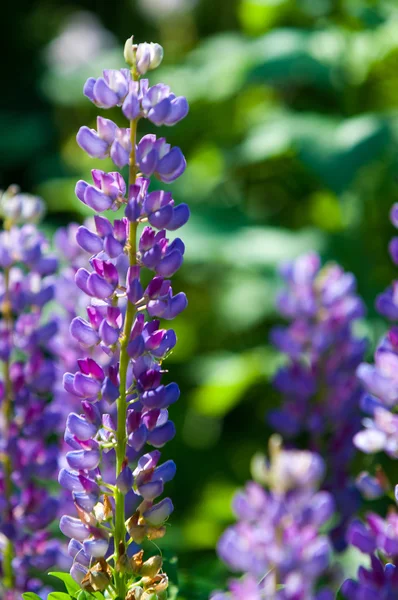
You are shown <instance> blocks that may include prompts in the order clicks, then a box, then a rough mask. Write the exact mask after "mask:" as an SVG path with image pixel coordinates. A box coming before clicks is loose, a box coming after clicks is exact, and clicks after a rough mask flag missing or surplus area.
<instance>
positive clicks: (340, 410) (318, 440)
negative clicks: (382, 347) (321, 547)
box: [268, 254, 366, 550]
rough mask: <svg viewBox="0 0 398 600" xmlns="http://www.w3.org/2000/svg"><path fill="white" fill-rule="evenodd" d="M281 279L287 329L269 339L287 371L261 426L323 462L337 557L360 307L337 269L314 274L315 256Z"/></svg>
mask: <svg viewBox="0 0 398 600" xmlns="http://www.w3.org/2000/svg"><path fill="white" fill-rule="evenodd" d="M281 274H282V277H283V279H284V281H285V285H286V287H285V289H284V290H283V292H282V293H281V295H280V296H279V299H278V309H279V312H280V313H281V314H282V315H283V316H284V317H286V318H287V319H288V320H289V321H290V323H289V324H288V326H283V327H275V328H274V329H273V331H272V333H271V339H272V342H273V344H274V345H275V346H276V347H277V348H278V349H279V350H281V351H282V352H283V353H285V354H286V355H287V357H288V364H287V365H286V366H284V367H283V368H281V369H280V370H279V371H278V372H277V374H276V376H275V378H274V382H273V383H274V387H275V388H276V389H277V390H278V391H279V392H281V394H282V397H283V405H282V407H281V408H279V409H276V410H273V411H271V412H270V413H269V415H268V420H269V422H270V424H271V425H272V426H273V427H274V428H275V429H276V430H277V431H279V432H280V433H281V434H282V435H283V436H284V437H285V438H286V439H289V440H295V439H296V438H298V436H299V435H303V434H304V435H306V436H308V437H309V447H310V448H311V449H313V450H316V451H317V452H319V453H320V454H321V455H322V456H323V457H324V458H326V457H327V459H328V465H329V466H330V469H329V472H328V475H327V477H326V480H325V484H324V485H325V489H327V490H329V491H330V492H331V493H332V494H333V496H334V498H335V502H336V506H337V511H338V513H339V515H340V522H339V523H338V526H337V527H336V528H335V529H334V530H333V532H332V534H331V535H332V539H333V542H334V545H335V547H336V548H337V549H339V550H341V549H343V548H344V546H345V530H346V526H347V522H348V520H349V519H350V518H351V515H352V514H353V513H354V512H355V510H356V508H357V506H358V503H359V499H360V498H359V494H358V491H357V490H356V488H355V486H354V482H353V481H351V478H350V472H349V467H350V461H351V459H352V458H353V455H354V453H355V447H354V445H353V443H352V437H353V435H354V434H355V433H356V432H357V431H358V430H359V428H360V406H359V401H360V396H361V386H360V385H359V383H358V381H357V378H356V375H355V371H356V368H357V366H358V365H359V363H360V362H361V360H362V359H363V355H364V351H365V348H366V343H365V340H363V339H358V338H356V337H355V336H354V334H353V326H354V324H355V322H356V320H357V319H358V318H360V317H361V316H363V314H364V306H363V303H362V301H361V300H360V298H359V297H358V296H357V294H356V291H355V279H354V276H353V275H352V274H351V273H345V272H344V271H343V270H342V269H341V268H340V267H339V266H338V265H336V264H330V265H326V266H325V267H324V268H321V264H320V259H319V257H318V256H317V255H316V254H307V255H304V256H301V257H299V258H298V259H296V260H295V261H294V262H291V263H288V264H285V265H283V266H282V268H281Z"/></svg>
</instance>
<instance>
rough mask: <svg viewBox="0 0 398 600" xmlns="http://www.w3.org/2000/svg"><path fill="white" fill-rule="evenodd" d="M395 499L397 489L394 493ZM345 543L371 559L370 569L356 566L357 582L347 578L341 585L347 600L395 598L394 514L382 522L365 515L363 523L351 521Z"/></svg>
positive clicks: (397, 549) (397, 541)
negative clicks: (347, 542)
mask: <svg viewBox="0 0 398 600" xmlns="http://www.w3.org/2000/svg"><path fill="white" fill-rule="evenodd" d="M396 496H398V494H397V490H396ZM348 541H349V542H350V544H352V545H353V546H355V547H356V548H358V549H359V550H360V551H361V552H363V553H364V554H368V555H369V556H370V558H371V564H370V569H365V568H364V567H360V569H359V571H358V581H354V580H352V579H349V580H347V581H345V582H344V584H343V586H342V594H343V595H344V597H345V598H347V600H360V599H361V598H365V597H366V598H383V599H385V600H393V599H394V598H396V597H397V595H398V569H397V565H398V514H397V512H396V510H391V511H390V512H389V514H388V515H387V517H386V518H385V519H383V518H382V517H380V516H379V515H378V514H375V513H368V514H367V515H366V523H363V522H362V521H360V520H355V521H353V522H352V523H351V525H350V528H349V530H348Z"/></svg>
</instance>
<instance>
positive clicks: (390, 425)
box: [342, 204, 398, 600]
mask: <svg viewBox="0 0 398 600" xmlns="http://www.w3.org/2000/svg"><path fill="white" fill-rule="evenodd" d="M390 217H391V221H392V223H393V225H394V226H395V227H398V204H395V205H394V206H393V208H392V210H391V215H390ZM397 248H398V238H393V240H392V241H391V243H390V247H389V250H390V254H391V257H392V259H393V261H394V263H395V264H398V255H397ZM396 286H397V282H394V283H393V285H392V286H391V287H390V288H389V289H388V290H386V291H385V292H384V293H382V294H381V295H380V296H379V297H378V298H377V300H376V308H377V310H378V311H379V312H380V313H381V314H382V315H384V316H385V317H387V318H388V319H390V320H392V321H396V320H397V319H398V304H397V299H396V298H395V296H396V293H395V289H396ZM396 365H398V329H397V327H396V326H395V325H393V326H392V327H391V328H390V329H389V331H388V332H387V334H386V335H385V336H384V337H383V338H382V339H381V341H380V343H379V344H378V346H377V348H376V352H375V360H374V364H373V365H371V364H368V363H362V364H361V365H360V366H359V367H358V370H357V375H358V378H359V379H360V381H361V382H362V384H363V386H364V388H365V393H364V394H363V397H362V400H361V405H362V408H363V410H364V412H365V413H367V414H368V415H369V416H368V417H367V418H366V419H364V421H363V424H364V426H365V428H364V429H363V430H362V431H359V432H358V433H357V434H356V435H355V436H354V444H355V445H356V446H357V448H358V449H359V450H361V451H362V452H364V453H365V454H374V453H377V452H380V451H384V452H385V453H386V454H387V455H388V456H389V457H390V458H391V459H397V458H398V416H397V415H396V414H395V412H396V407H397V405H398V379H397V377H396ZM358 486H359V487H360V489H361V491H362V493H363V495H364V496H365V497H366V498H368V499H373V498H378V497H380V496H382V495H383V494H385V492H386V491H388V490H389V488H390V487H391V486H390V483H389V481H388V479H387V477H386V476H385V474H384V472H383V471H382V470H381V469H379V471H378V472H377V473H376V475H375V476H373V475H371V474H369V473H367V472H364V473H362V474H361V476H360V478H359V480H358ZM395 495H396V499H397V500H398V494H397V488H396V493H395ZM347 537H348V541H349V542H350V543H351V544H352V545H353V546H355V547H357V548H358V549H359V550H360V551H361V552H363V553H365V554H368V555H370V557H371V564H370V568H369V569H365V568H363V567H361V568H360V569H359V571H358V578H357V581H354V580H351V579H349V580H347V581H346V582H345V583H344V584H343V587H342V594H343V595H344V597H345V598H347V599H348V600H360V599H361V598H365V597H366V598H385V599H386V600H392V599H393V598H396V597H397V595H398V570H397V567H398V514H397V512H396V509H391V510H390V512H389V513H388V515H387V516H386V518H383V517H381V516H379V515H377V514H375V513H369V514H367V515H366V523H363V522H361V521H359V520H355V521H353V522H352V524H351V526H350V528H349V530H348V536H347Z"/></svg>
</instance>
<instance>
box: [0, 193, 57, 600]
mask: <svg viewBox="0 0 398 600" xmlns="http://www.w3.org/2000/svg"><path fill="white" fill-rule="evenodd" d="M0 205H1V207H0V210H1V215H2V217H3V219H4V226H5V229H4V231H2V232H1V233H0V256H1V266H0V302H1V306H2V316H1V320H0V331H1V352H0V360H1V361H2V362H3V368H2V378H1V382H0V390H1V392H0V393H1V406H0V412H1V418H0V452H1V455H2V461H1V468H0V496H1V500H0V531H1V538H2V541H1V545H0V569H1V574H2V578H1V583H0V590H1V597H6V598H7V599H8V600H17V598H18V599H19V598H20V597H21V593H22V592H25V591H35V592H36V591H40V587H41V586H42V584H41V582H40V581H38V580H37V579H36V576H35V573H37V572H38V571H39V572H43V571H46V570H47V569H49V568H51V567H52V566H54V565H56V564H57V563H58V562H59V559H60V546H59V543H58V542H56V541H51V540H50V538H49V534H48V532H47V531H46V528H47V527H48V525H49V524H50V523H51V522H52V521H53V520H54V519H55V518H56V516H57V511H58V500H57V499H56V498H55V497H52V496H51V495H50V494H49V492H48V491H47V490H46V486H43V485H41V484H40V481H43V480H48V479H51V478H52V477H54V475H55V473H56V471H57V468H58V450H59V448H58V446H57V444H56V442H50V438H51V436H52V435H53V432H54V430H56V429H57V428H58V422H59V415H58V414H57V412H56V411H54V410H53V408H52V406H51V404H50V403H49V399H51V398H52V397H53V394H54V387H55V382H56V368H57V364H56V361H55V357H54V355H53V354H52V352H51V344H50V342H51V339H52V338H53V336H54V335H56V333H57V327H58V323H57V321H56V320H55V319H53V318H52V317H51V316H48V315H47V312H48V311H47V312H44V311H46V310H47V306H46V305H47V304H48V303H49V302H50V301H51V300H52V299H53V298H54V294H55V286H54V282H53V274H54V273H55V271H56V269H57V260H56V258H55V257H54V256H52V255H51V254H49V252H48V250H49V245H48V242H47V240H46V238H45V237H44V236H43V235H42V234H41V233H40V232H39V231H38V230H37V228H36V226H35V225H34V224H33V223H34V222H35V221H38V220H39V219H40V217H41V215H42V213H43V203H42V201H41V200H40V199H38V198H36V197H31V196H29V195H27V194H19V193H18V190H17V189H16V188H14V187H13V188H11V189H10V190H8V191H7V192H6V193H5V194H4V195H3V196H2V198H1V202H0Z"/></svg>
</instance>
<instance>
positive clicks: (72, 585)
mask: <svg viewBox="0 0 398 600" xmlns="http://www.w3.org/2000/svg"><path fill="white" fill-rule="evenodd" d="M49 575H52V576H53V577H56V578H57V579H60V580H61V581H63V582H64V584H65V587H66V591H67V592H68V593H69V594H75V593H76V592H79V591H80V586H79V585H78V584H77V583H76V581H75V580H74V579H73V577H71V575H69V573H58V572H52V573H49Z"/></svg>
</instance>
